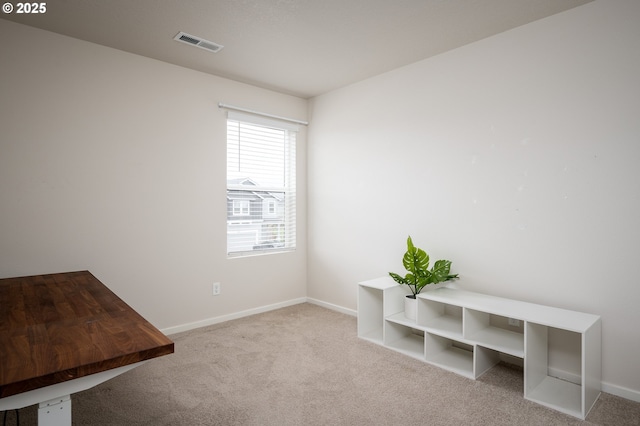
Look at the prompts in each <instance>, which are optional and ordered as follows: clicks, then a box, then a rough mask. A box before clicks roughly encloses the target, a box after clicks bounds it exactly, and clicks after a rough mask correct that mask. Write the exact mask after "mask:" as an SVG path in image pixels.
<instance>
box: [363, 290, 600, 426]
mask: <svg viewBox="0 0 640 426" xmlns="http://www.w3.org/2000/svg"><path fill="white" fill-rule="evenodd" d="M407 294H410V291H409V289H408V287H407V286H400V285H398V284H397V283H396V282H395V281H393V279H391V278H390V277H382V278H377V279H374V280H369V281H363V282H361V283H359V285H358V336H359V337H361V338H363V339H367V340H369V341H371V342H374V343H376V344H379V345H383V346H386V347H388V348H390V349H393V350H396V351H398V352H400V353H403V354H405V355H408V356H411V357H413V358H417V359H420V360H422V361H425V362H428V363H430V364H433V365H436V366H439V367H441V368H444V369H446V370H449V371H452V372H455V373H457V374H460V375H462V376H465V377H468V378H470V379H477V378H478V377H480V376H481V375H482V374H483V373H485V372H486V371H487V370H489V369H490V368H492V367H493V366H494V365H496V364H497V363H498V362H499V361H500V354H506V355H509V356H511V357H515V358H519V359H522V360H523V365H524V397H525V398H526V399H528V400H531V401H534V402H537V403H539V404H542V405H544V406H547V407H549V408H553V409H555V410H558V411H561V412H563V413H566V414H569V415H572V416H575V417H578V418H580V419H584V418H585V417H586V416H587V414H588V413H589V410H590V409H591V407H593V404H594V403H595V402H596V400H597V399H598V396H599V395H600V389H601V349H600V342H601V321H600V317H599V316H597V315H591V314H585V313H581V312H575V311H569V310H566V309H559V308H553V307H549V306H543V305H536V304H533V303H527V302H520V301H516V300H510V299H504V298H500V297H493V296H488V295H485V294H480V293H474V292H470V291H464V290H456V289H452V288H447V287H440V288H436V289H434V290H425V291H423V292H422V293H421V294H419V295H418V307H417V319H416V320H415V321H414V320H410V319H407V318H406V317H405V316H404V298H405V297H404V296H405V295H407ZM510 322H516V323H518V325H510ZM553 329H557V330H562V332H565V333H576V337H577V338H578V339H577V340H579V341H580V348H577V350H578V351H579V352H580V354H579V357H578V359H579V360H578V361H577V362H579V364H580V365H579V366H574V367H575V370H576V371H579V372H580V374H579V377H578V378H577V379H576V378H575V377H573V379H572V380H571V381H569V380H567V379H566V377H565V378H559V377H554V376H553V375H552V374H550V371H553V372H556V373H557V371H556V369H552V368H550V366H549V350H550V345H549V331H550V330H553ZM556 375H557V374H556ZM568 376H570V375H567V377H568ZM573 376H575V375H573Z"/></svg>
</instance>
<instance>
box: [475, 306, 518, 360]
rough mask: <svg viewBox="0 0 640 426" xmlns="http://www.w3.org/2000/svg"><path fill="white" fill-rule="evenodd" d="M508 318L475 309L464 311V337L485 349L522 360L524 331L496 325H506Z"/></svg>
mask: <svg viewBox="0 0 640 426" xmlns="http://www.w3.org/2000/svg"><path fill="white" fill-rule="evenodd" d="M507 323H508V318H507V317H504V316H501V315H494V314H490V313H488V312H482V311H478V310H475V309H465V310H464V333H463V335H464V337H465V338H466V339H467V340H473V341H475V342H478V344H479V345H482V346H484V347H486V348H491V349H494V350H496V351H499V352H502V353H505V354H507V355H512V356H515V357H517V358H524V330H522V331H520V328H519V327H512V328H513V330H509V329H506V328H503V327H499V326H498V325H501V324H507Z"/></svg>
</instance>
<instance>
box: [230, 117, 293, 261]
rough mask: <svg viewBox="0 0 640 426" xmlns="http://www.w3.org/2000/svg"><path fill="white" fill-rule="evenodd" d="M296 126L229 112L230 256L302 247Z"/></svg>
mask: <svg viewBox="0 0 640 426" xmlns="http://www.w3.org/2000/svg"><path fill="white" fill-rule="evenodd" d="M297 131H298V126H297V125H295V124H291V123H287V122H283V121H280V120H274V119H270V118H265V117H259V116H254V115H251V114H244V113H240V112H236V111H229V112H228V116H227V253H228V254H229V256H243V255H249V254H256V253H262V252H272V251H287V250H293V249H295V247H296V175H295V171H296V162H295V159H296V134H297Z"/></svg>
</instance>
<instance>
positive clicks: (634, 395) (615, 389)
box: [602, 382, 640, 402]
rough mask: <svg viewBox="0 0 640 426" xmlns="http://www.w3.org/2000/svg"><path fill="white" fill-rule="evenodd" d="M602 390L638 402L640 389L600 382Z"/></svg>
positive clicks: (639, 400)
mask: <svg viewBox="0 0 640 426" xmlns="http://www.w3.org/2000/svg"><path fill="white" fill-rule="evenodd" d="M602 392H606V393H610V394H611V395H615V396H619V397H620V398H624V399H629V400H631V401H635V402H640V391H637V390H633V389H628V388H624V387H622V386H618V385H612V384H611V383H605V382H602Z"/></svg>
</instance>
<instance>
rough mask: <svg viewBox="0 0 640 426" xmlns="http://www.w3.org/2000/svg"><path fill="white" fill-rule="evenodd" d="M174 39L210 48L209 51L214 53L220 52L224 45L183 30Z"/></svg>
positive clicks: (206, 48) (201, 47)
mask: <svg viewBox="0 0 640 426" xmlns="http://www.w3.org/2000/svg"><path fill="white" fill-rule="evenodd" d="M173 39H174V40H176V41H181V42H182V43H186V44H190V45H191V46H195V47H199V48H200V49H205V50H208V51H209V52H213V53H217V52H219V51H220V50H221V49H222V48H223V47H224V46H221V45H219V44H216V43H214V42H212V41H208V40H205V39H202V38H200V37H196V36H192V35H191V34H187V33H183V32H182V31H180V32H179V33H178V34H177V35H176V36H175V37H174V38H173Z"/></svg>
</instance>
